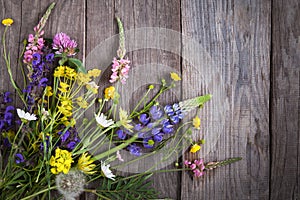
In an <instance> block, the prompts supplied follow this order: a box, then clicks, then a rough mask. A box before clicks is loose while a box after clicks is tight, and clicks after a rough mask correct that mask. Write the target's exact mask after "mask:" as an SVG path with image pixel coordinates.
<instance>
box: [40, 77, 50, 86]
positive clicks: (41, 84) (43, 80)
mask: <svg viewBox="0 0 300 200" xmlns="http://www.w3.org/2000/svg"><path fill="white" fill-rule="evenodd" d="M47 84H48V79H47V78H42V79H41V80H40V81H39V84H38V86H39V87H46V86H47Z"/></svg>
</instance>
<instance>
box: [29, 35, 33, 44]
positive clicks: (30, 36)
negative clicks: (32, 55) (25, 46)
mask: <svg viewBox="0 0 300 200" xmlns="http://www.w3.org/2000/svg"><path fill="white" fill-rule="evenodd" d="M33 41H34V36H33V35H32V34H29V36H28V42H30V43H31V42H33Z"/></svg>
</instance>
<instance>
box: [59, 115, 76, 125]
mask: <svg viewBox="0 0 300 200" xmlns="http://www.w3.org/2000/svg"><path fill="white" fill-rule="evenodd" d="M61 121H62V123H63V124H64V125H65V126H67V127H74V126H75V125H76V120H75V119H74V118H71V119H70V120H69V119H68V118H67V117H63V118H61Z"/></svg>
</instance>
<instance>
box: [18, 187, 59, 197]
mask: <svg viewBox="0 0 300 200" xmlns="http://www.w3.org/2000/svg"><path fill="white" fill-rule="evenodd" d="M56 188H57V187H56V186H52V187H50V188H47V189H44V190H41V191H39V192H37V193H34V194H32V195H30V196H27V197H24V198H22V199H21V200H26V199H32V198H33V197H35V196H37V195H39V194H42V193H44V192H48V191H50V190H53V189H56Z"/></svg>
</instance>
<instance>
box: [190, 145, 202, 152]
mask: <svg viewBox="0 0 300 200" xmlns="http://www.w3.org/2000/svg"><path fill="white" fill-rule="evenodd" d="M200 149H201V146H200V145H199V144H194V145H193V146H192V147H191V150H190V152H191V153H196V152H197V151H199V150H200Z"/></svg>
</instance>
